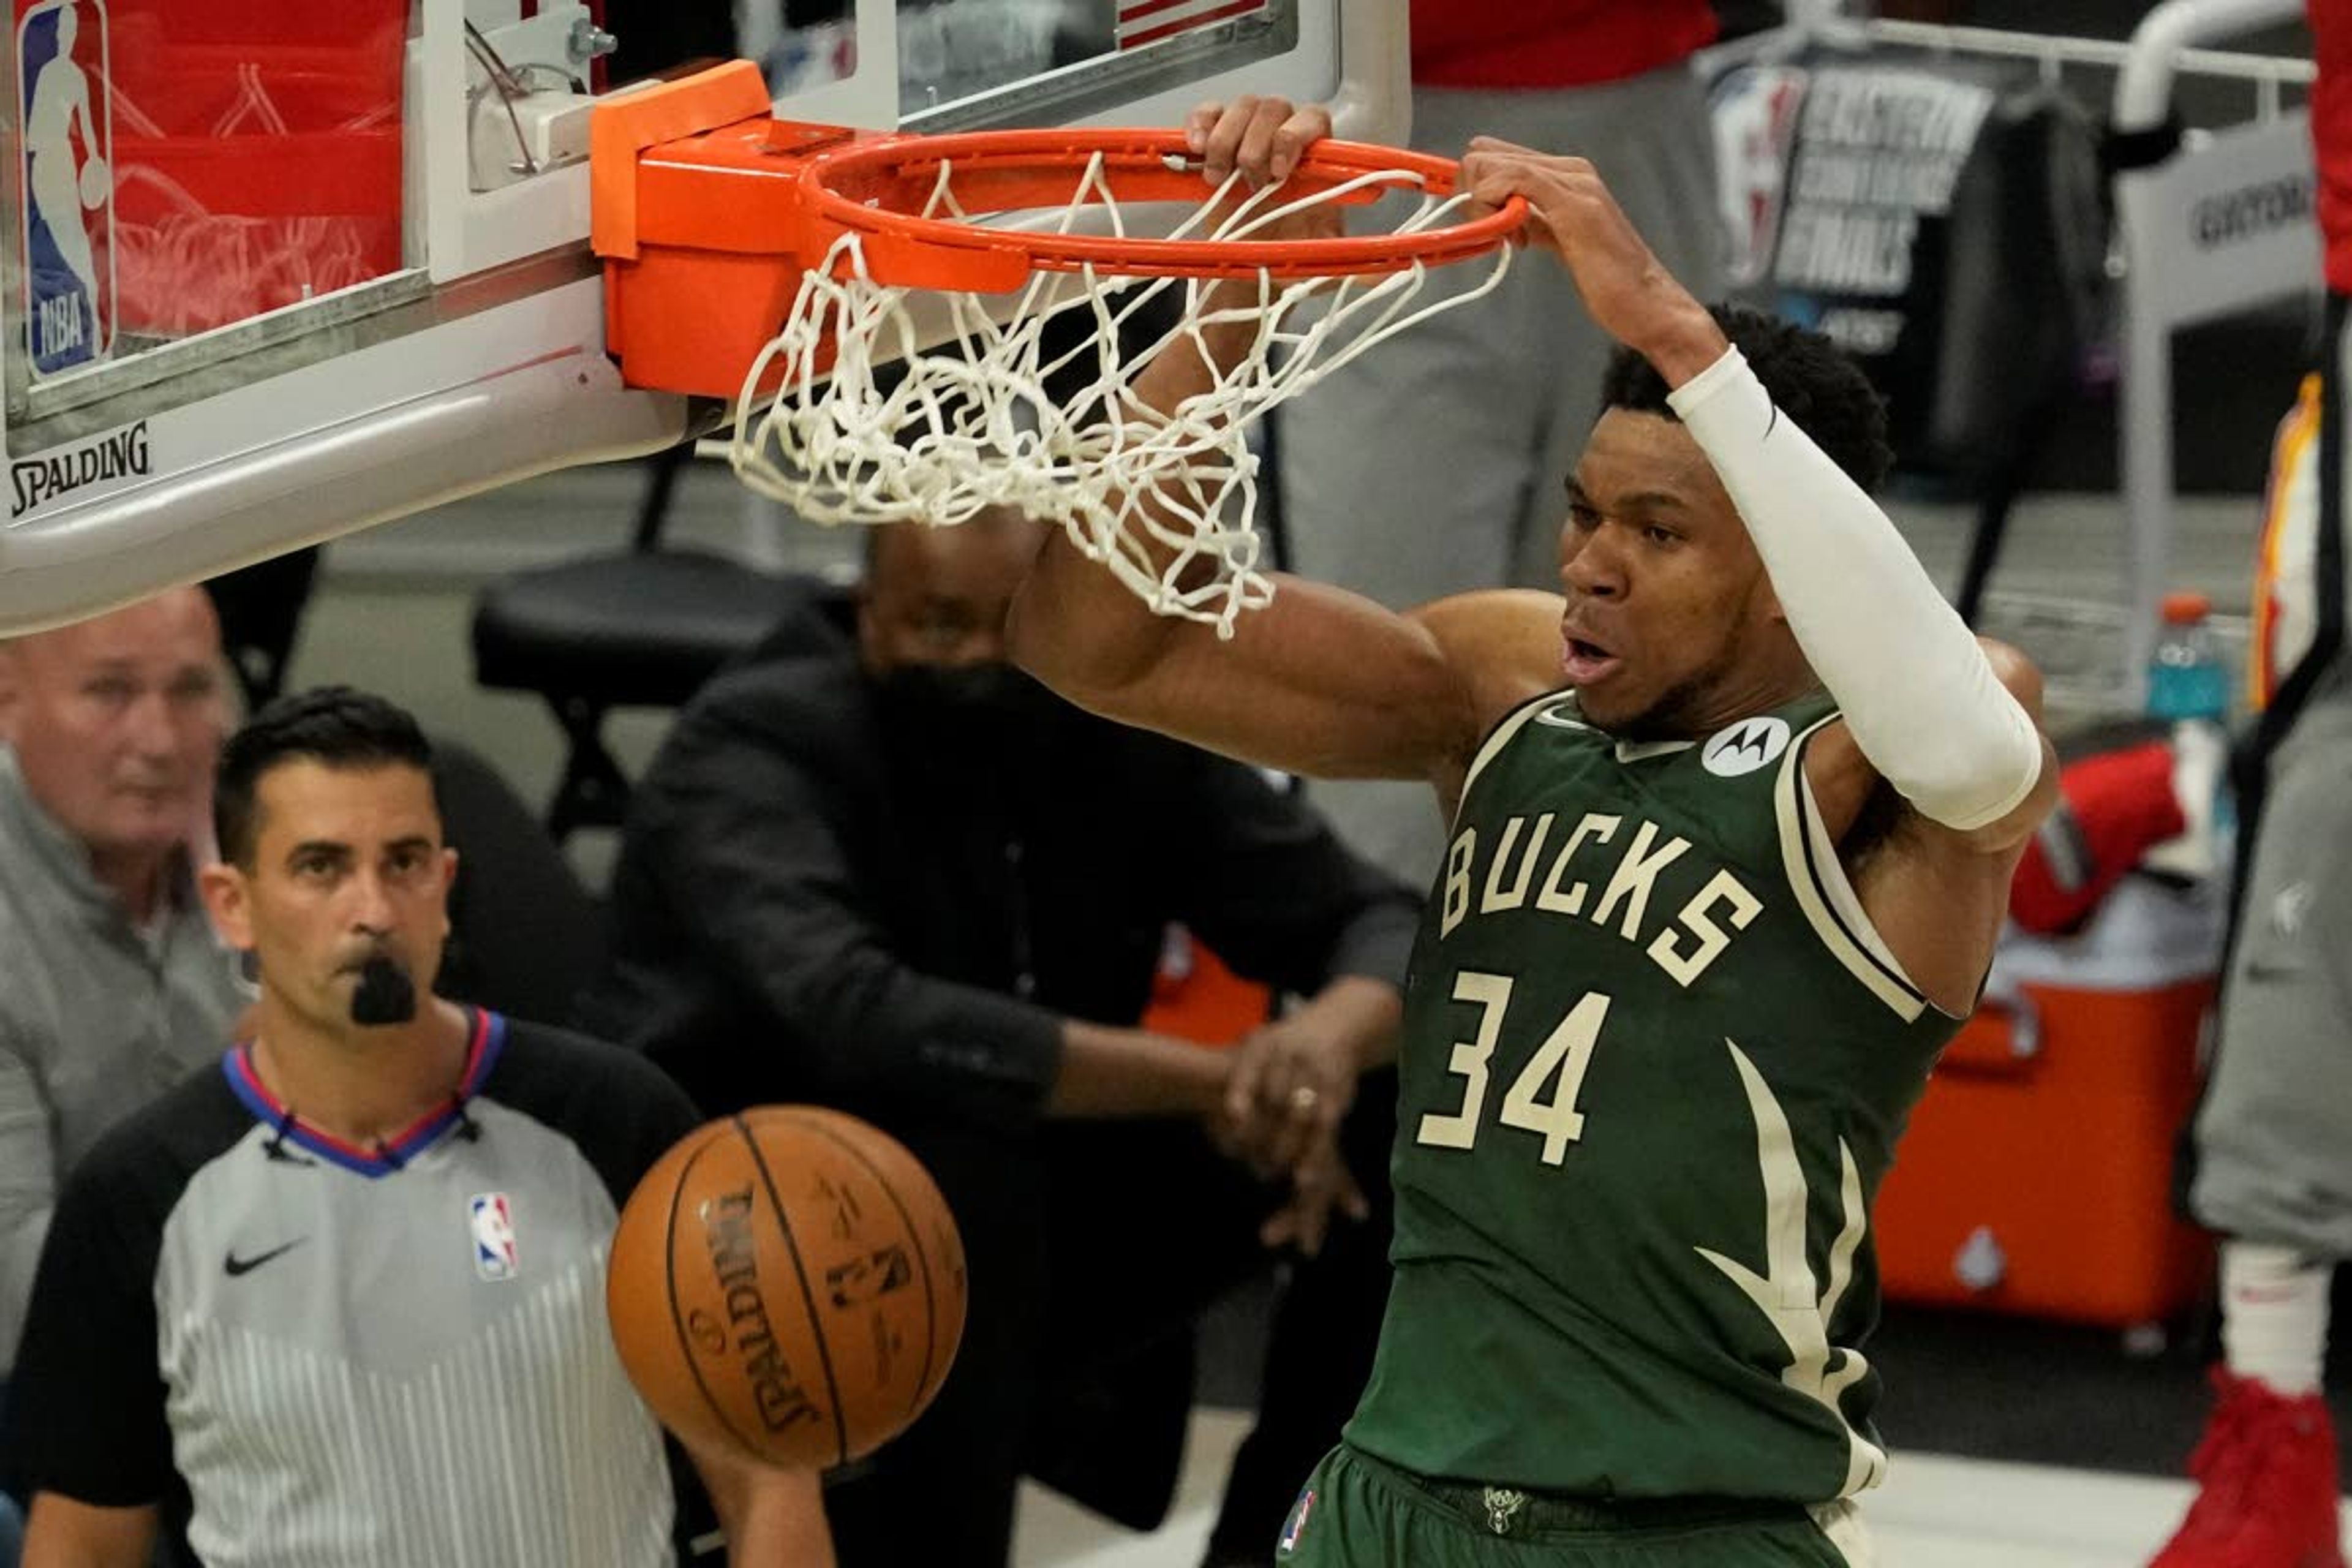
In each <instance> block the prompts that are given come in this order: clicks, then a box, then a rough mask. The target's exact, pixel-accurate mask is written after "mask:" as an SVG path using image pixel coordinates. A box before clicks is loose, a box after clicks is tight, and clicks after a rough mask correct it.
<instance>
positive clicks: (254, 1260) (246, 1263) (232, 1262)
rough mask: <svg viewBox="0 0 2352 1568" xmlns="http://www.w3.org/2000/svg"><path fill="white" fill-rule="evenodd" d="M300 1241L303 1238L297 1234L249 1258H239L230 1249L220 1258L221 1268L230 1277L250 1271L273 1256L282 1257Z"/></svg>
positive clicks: (300, 1242) (234, 1277) (300, 1243)
mask: <svg viewBox="0 0 2352 1568" xmlns="http://www.w3.org/2000/svg"><path fill="white" fill-rule="evenodd" d="M302 1241H303V1238H302V1237H299V1236H298V1237H295V1238H294V1239H293V1240H291V1241H289V1242H287V1243H286V1244H284V1245H283V1246H280V1247H271V1248H270V1249H269V1250H268V1251H267V1252H257V1253H255V1254H254V1255H253V1256H252V1257H250V1258H239V1257H238V1256H237V1255H236V1251H235V1250H234V1249H232V1250H231V1251H230V1252H229V1254H228V1256H227V1257H226V1258H223V1259H222V1260H221V1268H222V1269H223V1270H225V1271H226V1273H227V1275H228V1277H229V1278H230V1279H236V1277H237V1276H238V1275H240V1274H250V1273H252V1272H253V1271H254V1270H255V1269H257V1268H260V1267H261V1266H262V1265H263V1264H265V1263H267V1262H268V1261H269V1260H270V1259H271V1258H279V1257H283V1256H284V1255H285V1254H287V1253H289V1252H291V1251H293V1250H294V1249H295V1248H296V1247H299V1246H301V1245H302Z"/></svg>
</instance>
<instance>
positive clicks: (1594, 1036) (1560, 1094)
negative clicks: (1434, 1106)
mask: <svg viewBox="0 0 2352 1568" xmlns="http://www.w3.org/2000/svg"><path fill="white" fill-rule="evenodd" d="M1454 1000H1455V1001H1456V1002H1467V1003H1470V1004H1471V1005H1474V1006H1475V1007H1476V1008H1477V1009H1478V1029H1477V1033H1476V1034H1475V1035H1474V1036H1473V1037H1471V1038H1469V1039H1467V1040H1456V1041H1454V1054H1453V1055H1452V1056H1451V1057H1449V1058H1446V1063H1445V1068H1446V1071H1448V1072H1449V1073H1453V1074H1456V1075H1458V1076H1460V1077H1461V1078H1462V1079H1465V1080H1466V1081H1465V1083H1464V1084H1463V1088H1462V1109H1461V1110H1455V1111H1452V1112H1446V1113H1441V1112H1438V1111H1434V1110H1433V1111H1429V1112H1428V1113H1426V1114H1425V1115H1423V1117H1422V1119H1421V1127H1420V1129H1419V1131H1416V1132H1415V1133H1414V1134H1413V1139H1414V1142H1420V1143H1426V1144H1429V1145H1430V1146H1431V1147H1433V1148H1437V1149H1467V1148H1470V1147H1472V1146H1473V1145H1475V1143H1476V1142H1478V1118H1479V1113H1480V1111H1481V1110H1484V1109H1485V1107H1486V1064H1487V1061H1488V1059H1489V1058H1492V1057H1493V1056H1494V1054H1495V1040H1496V1037H1497V1036H1499V1035H1500V1034H1501V1033H1502V1032H1503V1016H1504V1015H1505V1014H1506V1013H1507V1012H1508V1011H1509V1010H1510V1005H1511V977H1510V976H1509V975H1507V974H1484V973H1479V972H1478V971H1476V970H1473V969H1465V970H1463V971H1461V972H1460V973H1457V974H1455V975H1454ZM1608 1016H1609V998H1608V997H1606V996H1604V995H1602V994H1601V993H1600V992H1598V991H1588V992H1586V993H1585V994H1584V996H1583V999H1582V1000H1581V1001H1580V1002H1578V1003H1577V1005H1575V1006H1574V1007H1571V1008H1570V1009H1569V1013H1568V1016H1566V1017H1565V1018H1562V1019H1561V1020H1560V1021H1559V1024H1558V1025H1557V1026H1555V1027H1554V1028H1553V1029H1552V1032H1551V1033H1550V1035H1549V1036H1548V1037H1545V1039H1544V1043H1543V1044H1542V1045H1541V1046H1539V1047H1537V1049H1536V1054H1535V1055H1534V1056H1533V1057H1530V1058H1528V1065H1527V1066H1526V1067H1525V1068H1521V1069H1520V1070H1519V1076H1518V1077H1517V1078H1516V1079H1512V1080H1511V1087H1510V1089H1508V1090H1507V1092H1506V1093H1505V1094H1504V1096H1503V1110H1502V1115H1501V1116H1500V1117H1499V1118H1498V1120H1499V1121H1501V1122H1502V1124H1503V1125H1504V1126H1506V1127H1518V1128H1524V1129H1525V1130H1526V1131H1529V1132H1540V1133H1541V1134H1543V1141H1544V1142H1543V1163H1545V1164H1547V1165H1557V1164H1559V1163H1560V1162H1561V1161H1562V1160H1565V1159H1566V1158H1568V1146H1569V1145H1570V1143H1573V1142H1576V1141H1577V1140H1578V1139H1579V1138H1581V1137H1583V1136H1584V1115H1583V1113H1582V1112H1581V1111H1580V1110H1577V1109H1576V1097H1577V1095H1578V1093H1579V1092H1580V1091H1581V1090H1582V1089H1583V1088H1584V1074H1585V1069H1586V1068H1590V1067H1591V1065H1592V1047H1593V1045H1594V1044H1595V1042H1597V1041H1598V1040H1599V1039H1600V1037H1601V1020H1602V1019H1604V1018H1606V1017H1608Z"/></svg>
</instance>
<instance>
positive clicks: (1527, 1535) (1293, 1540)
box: [1274, 1444, 1871, 1568]
mask: <svg viewBox="0 0 2352 1568" xmlns="http://www.w3.org/2000/svg"><path fill="white" fill-rule="evenodd" d="M1274 1561H1275V1563H1276V1565H1277V1568H1391V1565H1392V1564H1397V1563H1410V1564H1412V1568H1869V1564H1870V1563H1871V1557H1870V1552H1869V1548H1868V1546H1867V1544H1866V1543H1865V1542H1864V1538H1863V1532H1862V1526H1861V1522H1860V1521H1859V1520H1857V1519H1856V1518H1855V1517H1854V1514H1853V1508H1852V1506H1851V1505H1850V1504H1832V1505H1825V1506H1823V1507H1820V1508H1812V1509H1808V1508H1806V1507H1804V1506H1803V1505H1801V1504H1798V1503H1769V1502H1756V1501H1747V1500H1715V1499H1661V1500H1654V1501H1647V1500H1640V1501H1624V1502H1615V1503H1604V1502H1584V1501H1580V1500H1575V1499H1570V1498H1559V1497H1532V1496H1529V1495H1528V1494H1526V1493H1523V1492H1514V1491H1507V1490H1505V1489H1500V1488H1492V1487H1478V1486H1470V1485H1462V1484H1458V1483H1452V1482H1440V1481H1430V1480H1423V1479H1420V1478H1419V1477H1415V1476H1412V1475H1409V1474H1407V1473H1406V1472H1404V1471H1402V1470H1400V1469H1397V1468H1394V1467H1392V1466H1390V1465H1386V1464H1383V1463H1381V1461H1380V1460H1378V1459H1375V1458H1372V1457H1371V1456H1370V1455H1369V1454H1365V1453H1362V1452H1360V1451H1359V1450H1357V1449H1355V1448H1351V1447H1347V1446H1346V1445H1345V1444H1342V1445H1341V1446H1340V1447H1337V1448H1334V1449H1333V1450H1332V1451H1331V1452H1330V1453H1329V1454H1328V1456H1326V1457H1325V1458H1324V1460H1323V1462H1322V1463H1321V1464H1319V1465H1318V1466H1317V1467H1315V1473H1314V1475H1312V1476H1310V1477H1309V1478H1308V1479H1307V1485H1306V1488H1305V1489H1303V1490H1301V1491H1300V1492H1299V1494H1298V1500H1297V1502H1296V1503H1294V1504H1293V1505H1292V1506H1291V1510H1290V1518H1289V1519H1288V1520H1287V1521H1285V1522H1284V1524H1283V1527H1282V1536H1281V1539H1280V1540H1279V1542H1277V1543H1276V1547H1275V1555H1274Z"/></svg>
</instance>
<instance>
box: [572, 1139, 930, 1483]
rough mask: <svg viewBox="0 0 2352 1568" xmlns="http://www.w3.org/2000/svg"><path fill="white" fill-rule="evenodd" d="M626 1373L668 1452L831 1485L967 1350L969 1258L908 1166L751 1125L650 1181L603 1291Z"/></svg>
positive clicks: (632, 1208) (893, 1150)
mask: <svg viewBox="0 0 2352 1568" xmlns="http://www.w3.org/2000/svg"><path fill="white" fill-rule="evenodd" d="M604 1299H605V1306H606V1310H607V1312H608V1314H609V1316H610V1317H611V1320H612V1325H613V1340H614V1344H615V1345H616V1346H617V1347H618V1349H619V1351H620V1354H621V1364H622V1366H623V1367H625V1369H626V1370H627V1372H628V1374H629V1380H630V1381H631V1382H632V1383H634V1384H636V1387H637V1392H638V1393H639V1394H643V1395H644V1396H645V1400H646V1404H647V1405H651V1406H652V1407H653V1411H654V1414H655V1415H657V1416H658V1417H660V1419H661V1421H662V1423H663V1425H665V1426H667V1427H669V1428H670V1430H672V1431H673V1432H676V1433H677V1435H678V1436H681V1437H683V1438H686V1439H688V1441H689V1442H692V1443H697V1444H701V1445H704V1446H707V1447H717V1448H722V1449H733V1450H735V1451H737V1452H740V1453H743V1454H747V1455H749V1456H750V1457H751V1458H756V1459H759V1460H761V1461H762V1462H764V1463H766V1464H770V1465H775V1466H781V1467H783V1468H794V1469H826V1468H831V1467H833V1466H835V1465H841V1464H846V1463H847V1462H848V1461H850V1460H852V1459H856V1458H861V1457H863V1456H864V1455H866V1454H869V1453H872V1452H873V1451H874V1450H875V1449H876V1448H877V1447H880V1446H881V1445H882V1444H884V1443H886V1442H887V1441H889V1440H890V1439H891V1438H892V1437H894V1436H897V1435H898V1433H900V1432H903V1431H905V1430H906V1429H907V1427H908V1425H909V1424H910V1423H912V1422H913V1421H914V1419H915V1417H916V1416H918V1415H921V1414H922V1411H923V1407H924V1406H925V1405H929V1403H930V1401H931V1396H932V1395H933V1394H937V1393H938V1392H939V1388H940V1382H941V1380H942V1379H944V1378H945V1377H946V1376H947V1372H948V1366H949V1364H950V1363H951V1362H952V1361H953V1360H954V1359H955V1352H956V1344H957V1342H959V1341H960V1340H961V1338H962V1336H963V1316H964V1258H963V1242H962V1239H961V1237H959V1236H958V1235H957V1233H956V1226H955V1220H954V1218H953V1216H952V1215H950V1214H949V1213H948V1207H947V1203H946V1201H945V1200H944V1199H943V1198H941V1197H940V1190H939V1188H938V1186H937V1185H935V1184H933V1183H932V1181H931V1178H930V1173H929V1172H927V1171H925V1170H924V1169H923V1167H922V1165H921V1164H920V1163H918V1162H917V1161H916V1159H915V1157H914V1156H913V1155H912V1154H909V1153H908V1152H907V1151H906V1149H905V1148H904V1147H903V1146H901V1145H900V1144H899V1143H898V1142H896V1141H895V1140H893V1139H891V1138H890V1137H888V1136H887V1134H885V1133H883V1132H881V1131H877V1129H875V1128H873V1127H871V1126H868V1125H867V1124H866V1123H865V1122H863V1121H858V1120H857V1119H856V1118H855V1117H851V1116H844V1115H842V1114H840V1113H839V1112H837V1111H832V1110H818V1109H816V1108H814V1107H810V1106H761V1107H756V1108H754V1109H752V1110H747V1111H745V1112H743V1113H742V1114H741V1115H740V1116H730V1117H726V1118H723V1119H721V1120H719V1121H712V1122H709V1123H708V1124H707V1125H705V1126H702V1127H699V1128H697V1129H696V1130H695V1131H693V1132H691V1133H689V1134H688V1135H687V1136H686V1137H685V1138H684V1139H682V1140H680V1141H679V1142H678V1143H677V1146H676V1147H675V1148H673V1149H671V1150H670V1151H669V1152H668V1153H667V1154H665V1155H663V1156H662V1157H661V1159H660V1160H659V1161H658V1162H656V1163H655V1165H654V1167H653V1169H652V1170H650V1171H648V1172H646V1177H645V1180H644V1181H642V1182H640V1183H639V1184H637V1189H636V1191H635V1193H634V1194H631V1195H630V1198H629V1202H628V1204H627V1206H625V1208H624V1209H623V1210H622V1211H621V1224H620V1228H619V1230H618V1231H617V1232H616V1233H615V1234H614V1237H613V1253H612V1258H611V1260H610V1262H609V1264H608V1265H607V1267H606V1272H605V1277H604Z"/></svg>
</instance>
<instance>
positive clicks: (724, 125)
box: [590, 60, 1526, 398]
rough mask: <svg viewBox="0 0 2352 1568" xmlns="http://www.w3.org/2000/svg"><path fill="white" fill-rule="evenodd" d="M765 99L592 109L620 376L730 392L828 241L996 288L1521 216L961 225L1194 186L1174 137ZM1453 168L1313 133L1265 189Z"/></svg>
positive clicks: (742, 92) (1362, 194) (1422, 179)
mask: <svg viewBox="0 0 2352 1568" xmlns="http://www.w3.org/2000/svg"><path fill="white" fill-rule="evenodd" d="M769 109H770V104H769V99H768V90H767V87H766V84H765V83H764V81H763V80H762V79H761V75H760V70H759V68H758V67H757V66H755V65H753V64H751V62H750V61H747V60H738V61H734V62H731V63H730V64H728V65H724V66H720V67H717V68H713V69H711V70H708V71H704V72H702V73H700V74H698V75H696V76H692V77H688V78H685V79H681V80H678V81H675V82H667V83H664V84H661V85H659V86H656V87H651V88H646V89H640V90H637V91H634V92H629V93H625V94H623V95H621V96H619V97H616V98H613V99H608V100H604V101H602V102H600V103H599V104H598V105H597V106H596V109H595V110H594V116H593V126H592V132H591V159H592V166H593V172H592V191H593V196H592V200H593V210H592V214H591V223H590V238H591V242H592V244H593V247H594V249H595V252H596V254H597V255H598V256H599V257H600V258H603V260H604V274H605V285H606V290H605V312H606V342H607V347H608V348H609V349H610V350H611V352H612V353H614V355H615V356H616V357H617V358H618V360H619V361H620V364H621V370H622V374H623V377H624V379H625V380H626V381H627V382H628V383H629V384H632V385H636V386H643V387H649V388H657V389H660V390H664V391H670V392H680V393H688V394H693V395H702V396H710V397H727V398H733V397H735V396H737V395H739V393H740V391H741V389H742V384H743V379H744V375H745V373H746V371H747V370H748V368H749V367H750V366H751V364H752V363H753V362H754V361H755V360H756V359H757V358H758V356H759V353H760V351H761V347H762V346H763V345H764V344H765V343H766V342H768V341H769V339H770V338H771V337H772V336H773V335H774V333H775V331H776V330H777V326H778V323H780V322H781V321H782V320H783V319H784V316H785V314H786V312H787V310H789V309H790V306H791V303H792V300H793V296H794V294H795V292H796V291H797V290H798V289H799V287H800V283H801V279H802V275H803V272H805V271H806V270H807V269H808V268H813V267H816V266H820V265H822V264H824V261H825V258H827V257H829V256H834V255H835V254H836V252H835V243H836V241H838V240H839V239H840V238H841V237H843V236H844V235H847V234H855V235H856V236H858V237H859V238H860V241H861V245H860V247H859V251H860V253H861V257H862V260H861V262H860V265H862V266H863V267H864V268H866V271H867V274H868V276H870V277H871V279H873V280H874V281H875V282H877V283H884V284H891V285H898V286H904V287H911V288H921V289H955V290H965V291H970V292H972V293H1003V292H1007V291H1010V290H1012V289H1018V288H1019V287H1021V286H1022V285H1023V284H1024V282H1025V281H1027V280H1028V279H1030V277H1031V276H1032V275H1033V274H1034V273H1035V272H1039V271H1063V272H1098V273H1102V274H1106V275H1110V276H1115V277H1116V276H1129V277H1156V278H1168V277H1173V278H1260V277H1263V278H1270V279H1300V278H1318V277H1330V278H1340V277H1351V276H1362V275H1366V274H1380V273H1393V272H1399V271H1403V270H1406V269H1409V268H1421V267H1429V266H1437V265H1444V264H1447V263H1450V262H1454V261H1459V260H1464V259H1467V258H1472V257H1475V256H1479V255H1482V254H1486V253H1487V252H1490V251H1493V250H1494V249H1495V248H1496V247H1498V246H1500V245H1502V244H1504V243H1506V242H1507V240H1508V239H1509V238H1510V237H1512V236H1513V235H1514V234H1516V233H1517V232H1518V230H1519V229H1520V228H1521V226H1523V224H1524V222H1525V219H1526V208H1525V205H1524V204H1523V203H1522V202H1520V201H1519V200H1518V199H1517V198H1516V197H1515V198H1513V200H1512V201H1511V202H1510V203H1509V204H1508V205H1507V206H1505V207H1504V208H1502V209H1501V210H1499V211H1496V212H1492V213H1486V214H1480V215H1477V216H1471V217H1467V218H1465V219H1464V220H1463V221H1460V222H1455V223H1450V224H1444V225H1442V226H1433V227H1427V228H1422V229H1417V230H1414V231H1411V232H1390V233H1382V234H1370V235H1363V236H1355V237H1346V236H1343V237H1332V238H1328V239H1313V240H1260V239H1251V238H1247V237H1220V238H1154V237H1135V236H1129V235H1124V234H1111V235H1097V234H1076V233H1067V232H1059V233H1040V232H1036V231H1034V230H1033V229H1022V228H1013V227H1001V226H988V225H985V224H982V223H979V222H976V221H973V220H975V219H980V218H983V217H987V216H995V215H1002V214H1006V213H1015V212H1024V211H1051V210H1055V209H1064V210H1066V209H1068V208H1070V207H1071V206H1073V205H1084V204H1089V203H1103V204H1108V205H1129V204H1150V203H1174V204H1186V205H1193V206H1198V205H1200V204H1201V203H1202V201H1204V200H1205V199H1206V197H1207V195H1208V186H1207V184H1205V182H1204V181H1203V180H1202V175H1201V170H1200V165H1199V162H1198V160H1197V159H1195V158H1193V157H1192V155H1191V153H1190V152H1189V150H1188V148H1187V147H1186V145H1185V142H1184V138H1183V135H1182V133H1181V132H1176V131H1169V130H1087V129H1055V130H1034V131H994V132H968V133H962V134H954V135H945V136H921V135H910V134H904V133H897V132H880V133H869V132H854V131H849V130H845V129H843V128H841V127H837V126H824V125H809V124H801V123H795V122H792V121H779V120H776V119H774V118H773V117H772V115H771V114H770V112H769ZM1459 173H1460V171H1459V166H1458V165H1457V164H1455V163H1454V162H1453V161H1452V160H1450V159H1445V158H1436V157H1431V156H1429V155H1427V154H1423V153H1412V152H1407V151H1404V150H1401V149H1397V148H1390V147H1378V146H1370V145H1366V144H1363V143H1359V142H1341V141H1337V140H1325V141H1322V142H1318V143H1316V144H1315V145H1314V146H1313V147H1312V148H1311V149H1309V151H1308V153H1307V157H1306V158H1305V159H1304V160H1303V161H1302V162H1301V163H1300V164H1299V166H1298V168H1297V170H1296V171H1295V172H1294V173H1293V174H1291V176H1290V177H1289V179H1288V180H1287V181H1286V182H1285V184H1284V186H1283V187H1282V195H1283V196H1284V198H1285V199H1286V200H1291V199H1297V200H1318V199H1319V200H1332V201H1338V202H1341V203H1345V204H1349V205H1360V204H1364V203H1369V202H1371V201H1373V200H1375V199H1376V198H1378V197H1379V196H1380V195H1381V194H1382V193H1383V192H1384V191H1385V190H1388V189H1392V188H1398V187H1401V186H1405V185H1410V186H1412V187H1413V188H1414V189H1416V190H1418V191H1420V192H1422V193H1423V194H1425V195H1441V196H1442V195H1453V194H1454V192H1455V190H1456V181H1457V178H1458V175H1459ZM941 214H945V215H948V216H940V215H941Z"/></svg>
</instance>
